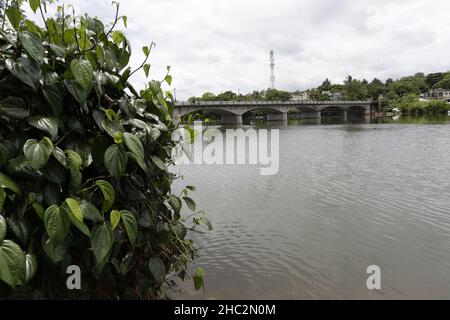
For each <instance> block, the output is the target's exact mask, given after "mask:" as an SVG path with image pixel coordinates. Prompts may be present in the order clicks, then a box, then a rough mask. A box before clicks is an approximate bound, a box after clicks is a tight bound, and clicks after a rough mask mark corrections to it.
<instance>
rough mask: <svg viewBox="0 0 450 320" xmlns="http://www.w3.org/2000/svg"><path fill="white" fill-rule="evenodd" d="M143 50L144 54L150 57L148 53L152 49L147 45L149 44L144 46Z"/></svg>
mask: <svg viewBox="0 0 450 320" xmlns="http://www.w3.org/2000/svg"><path fill="white" fill-rule="evenodd" d="M142 52H144V55H145V56H146V57H148V55H149V54H150V49H149V47H147V46H145V47H142Z"/></svg>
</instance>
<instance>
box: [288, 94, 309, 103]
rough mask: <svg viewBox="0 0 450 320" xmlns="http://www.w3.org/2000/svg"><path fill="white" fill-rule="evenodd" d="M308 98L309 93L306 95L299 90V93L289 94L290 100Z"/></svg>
mask: <svg viewBox="0 0 450 320" xmlns="http://www.w3.org/2000/svg"><path fill="white" fill-rule="evenodd" d="M309 99H310V97H309V95H308V93H307V92H301V93H299V94H293V95H292V96H291V100H292V101H296V100H309Z"/></svg>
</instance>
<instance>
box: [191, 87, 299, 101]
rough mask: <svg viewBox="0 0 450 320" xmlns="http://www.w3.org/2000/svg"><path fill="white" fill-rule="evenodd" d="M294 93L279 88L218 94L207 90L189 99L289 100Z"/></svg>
mask: <svg viewBox="0 0 450 320" xmlns="http://www.w3.org/2000/svg"><path fill="white" fill-rule="evenodd" d="M291 97H292V94H291V93H289V92H287V91H281V90H277V89H267V90H263V91H253V92H252V93H249V94H246V95H243V94H240V93H239V94H237V93H234V92H233V91H225V92H222V93H220V94H218V95H215V94H214V93H211V92H205V93H204V94H203V95H202V96H201V97H190V98H189V99H188V100H189V101H191V102H195V101H288V100H290V99H291Z"/></svg>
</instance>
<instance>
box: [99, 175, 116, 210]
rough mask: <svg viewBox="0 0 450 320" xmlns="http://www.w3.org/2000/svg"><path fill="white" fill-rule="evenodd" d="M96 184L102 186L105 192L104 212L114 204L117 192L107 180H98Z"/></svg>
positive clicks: (101, 188)
mask: <svg viewBox="0 0 450 320" xmlns="http://www.w3.org/2000/svg"><path fill="white" fill-rule="evenodd" d="M95 184H96V185H97V186H98V187H99V188H100V190H101V191H102V193H103V198H104V199H105V200H104V201H103V208H102V210H103V212H106V211H108V210H109V209H111V207H112V205H113V204H114V199H115V192H114V189H113V187H112V185H111V184H110V183H109V182H108V181H105V180H97V181H96V182H95Z"/></svg>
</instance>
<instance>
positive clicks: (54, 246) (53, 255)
mask: <svg viewBox="0 0 450 320" xmlns="http://www.w3.org/2000/svg"><path fill="white" fill-rule="evenodd" d="M68 247H69V241H68V240H67V238H66V239H65V240H63V241H62V242H61V243H57V242H55V241H54V240H52V239H51V238H49V237H48V236H47V235H44V236H43V237H42V248H43V249H44V252H45V254H46V255H47V256H48V257H49V258H50V259H51V260H52V261H53V262H54V263H58V262H60V261H62V260H64V257H65V256H66V253H67V248H68Z"/></svg>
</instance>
